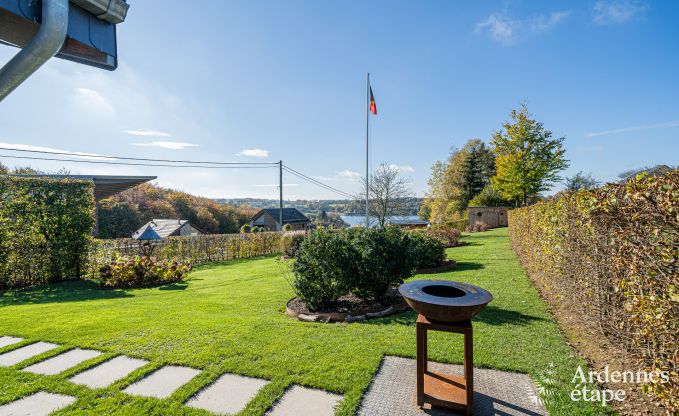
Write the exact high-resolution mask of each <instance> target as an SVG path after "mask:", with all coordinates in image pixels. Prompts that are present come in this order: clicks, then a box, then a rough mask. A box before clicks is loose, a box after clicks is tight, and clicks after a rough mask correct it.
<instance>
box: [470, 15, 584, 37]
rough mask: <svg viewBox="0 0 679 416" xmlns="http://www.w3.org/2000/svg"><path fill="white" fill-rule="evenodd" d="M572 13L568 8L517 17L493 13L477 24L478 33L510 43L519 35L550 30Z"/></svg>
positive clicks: (476, 30)
mask: <svg viewBox="0 0 679 416" xmlns="http://www.w3.org/2000/svg"><path fill="white" fill-rule="evenodd" d="M570 14H571V12H570V11H568V10H562V11H558V12H552V13H549V14H540V15H536V16H532V17H528V18H525V19H515V18H512V17H510V16H509V15H507V13H506V12H502V13H493V14H491V15H490V16H488V17H487V18H486V19H485V20H482V21H481V22H479V23H477V24H476V28H475V32H476V33H479V34H481V33H486V34H488V36H490V38H491V39H493V40H494V41H496V42H499V43H502V44H505V45H510V44H512V43H514V41H515V40H516V39H518V38H519V37H523V36H527V35H531V34H537V33H542V32H546V31H548V30H550V29H551V28H553V27H554V26H556V25H557V24H559V22H561V21H562V20H564V19H565V18H567V17H568V16H569V15H570Z"/></svg>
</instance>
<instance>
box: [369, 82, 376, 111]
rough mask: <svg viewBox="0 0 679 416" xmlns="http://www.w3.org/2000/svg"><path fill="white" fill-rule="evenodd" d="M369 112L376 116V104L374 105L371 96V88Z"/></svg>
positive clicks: (371, 91)
mask: <svg viewBox="0 0 679 416" xmlns="http://www.w3.org/2000/svg"><path fill="white" fill-rule="evenodd" d="M370 112H371V113H373V114H374V115H377V104H375V97H374V96H373V88H372V87H370Z"/></svg>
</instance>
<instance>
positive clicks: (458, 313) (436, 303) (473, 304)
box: [398, 280, 493, 322]
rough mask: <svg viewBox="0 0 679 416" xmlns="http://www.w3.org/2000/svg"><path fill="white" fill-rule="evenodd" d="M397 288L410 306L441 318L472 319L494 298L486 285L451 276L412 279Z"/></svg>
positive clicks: (434, 319) (429, 315) (433, 319)
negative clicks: (448, 277) (448, 278)
mask: <svg viewBox="0 0 679 416" xmlns="http://www.w3.org/2000/svg"><path fill="white" fill-rule="evenodd" d="M398 290H399V292H400V293H401V295H402V296H403V298H404V299H405V300H406V302H407V303H408V305H410V307H411V308H413V309H414V310H415V311H417V312H418V313H420V314H422V315H424V316H425V317H427V319H429V320H432V321H438V322H460V321H466V320H469V319H471V318H472V317H474V315H476V314H477V313H479V312H481V310H482V309H483V308H485V307H486V305H487V304H488V303H489V302H490V301H491V300H493V295H491V294H490V292H488V291H487V290H485V289H482V288H480V287H478V286H474V285H470V284H467V283H460V282H452V281H450V280H413V281H411V282H407V283H404V284H402V285H401V286H400V287H399V288H398Z"/></svg>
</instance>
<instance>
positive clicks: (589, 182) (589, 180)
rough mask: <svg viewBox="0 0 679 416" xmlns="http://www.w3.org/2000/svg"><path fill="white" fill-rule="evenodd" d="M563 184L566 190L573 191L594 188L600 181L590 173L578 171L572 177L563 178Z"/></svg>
mask: <svg viewBox="0 0 679 416" xmlns="http://www.w3.org/2000/svg"><path fill="white" fill-rule="evenodd" d="M564 184H565V185H566V191H568V192H574V191H580V190H583V189H592V188H596V187H597V186H599V184H600V182H599V181H598V180H596V179H595V178H594V177H593V176H592V174H591V173H588V174H586V175H585V174H584V173H582V171H580V172H578V173H576V174H575V175H573V176H572V177H570V178H566V179H565V180H564Z"/></svg>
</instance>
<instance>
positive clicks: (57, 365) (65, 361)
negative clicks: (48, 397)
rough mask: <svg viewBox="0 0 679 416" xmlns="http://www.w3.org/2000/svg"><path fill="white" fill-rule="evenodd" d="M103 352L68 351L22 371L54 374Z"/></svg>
mask: <svg viewBox="0 0 679 416" xmlns="http://www.w3.org/2000/svg"><path fill="white" fill-rule="evenodd" d="M101 354H102V353H101V352H100V351H95V350H81V349H80V348H76V349H73V350H71V351H67V352H65V353H63V354H61V355H57V356H56V357H52V358H50V359H47V360H45V361H42V362H39V363H37V364H33V365H32V366H29V367H26V368H24V369H23V370H22V371H28V372H29V373H34V374H42V375H45V376H53V375H55V374H59V373H61V372H62V371H66V370H68V369H69V368H72V367H75V366H76V365H78V364H80V363H82V362H83V361H87V360H91V359H92V358H95V357H98V356H100V355H101Z"/></svg>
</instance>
